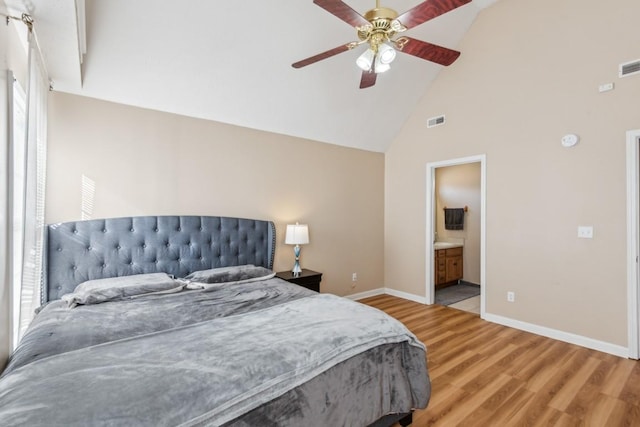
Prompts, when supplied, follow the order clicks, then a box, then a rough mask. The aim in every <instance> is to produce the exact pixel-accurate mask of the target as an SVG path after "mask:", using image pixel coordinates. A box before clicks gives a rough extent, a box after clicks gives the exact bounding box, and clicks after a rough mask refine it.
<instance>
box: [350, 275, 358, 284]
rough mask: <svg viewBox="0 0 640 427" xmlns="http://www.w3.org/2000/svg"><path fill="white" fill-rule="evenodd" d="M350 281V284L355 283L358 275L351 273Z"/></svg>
mask: <svg viewBox="0 0 640 427" xmlns="http://www.w3.org/2000/svg"><path fill="white" fill-rule="evenodd" d="M351 281H352V282H357V281H358V273H353V274H352V275H351Z"/></svg>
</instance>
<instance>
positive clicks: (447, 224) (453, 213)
mask: <svg viewBox="0 0 640 427" xmlns="http://www.w3.org/2000/svg"><path fill="white" fill-rule="evenodd" d="M444 229H445V230H463V229H464V208H455V209H453V208H445V209H444Z"/></svg>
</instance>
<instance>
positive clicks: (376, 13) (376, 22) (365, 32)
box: [358, 7, 398, 40]
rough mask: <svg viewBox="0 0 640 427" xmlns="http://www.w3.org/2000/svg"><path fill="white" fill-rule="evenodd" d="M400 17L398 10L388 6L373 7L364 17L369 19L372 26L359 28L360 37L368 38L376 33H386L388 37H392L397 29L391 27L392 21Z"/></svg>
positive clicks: (362, 38) (361, 38)
mask: <svg viewBox="0 0 640 427" xmlns="http://www.w3.org/2000/svg"><path fill="white" fill-rule="evenodd" d="M397 17H398V12H396V11H395V10H393V9H389V8H388V7H378V8H375V9H371V10H370V11H368V12H367V13H365V14H364V18H365V19H366V20H367V21H369V23H370V24H371V26H369V25H367V26H363V27H359V28H358V37H359V38H360V40H368V39H369V38H370V37H371V36H372V35H373V34H375V33H384V34H386V37H387V38H388V37H391V36H392V35H393V34H395V31H393V30H392V29H391V23H392V22H393V20H394V19H396V18H397Z"/></svg>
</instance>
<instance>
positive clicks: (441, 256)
mask: <svg viewBox="0 0 640 427" xmlns="http://www.w3.org/2000/svg"><path fill="white" fill-rule="evenodd" d="M462 267H463V263H462V247H459V248H450V249H438V250H436V251H435V262H434V270H435V272H434V275H435V277H434V280H435V285H436V287H438V286H443V285H451V284H455V283H458V281H459V280H461V279H462V271H463V270H462Z"/></svg>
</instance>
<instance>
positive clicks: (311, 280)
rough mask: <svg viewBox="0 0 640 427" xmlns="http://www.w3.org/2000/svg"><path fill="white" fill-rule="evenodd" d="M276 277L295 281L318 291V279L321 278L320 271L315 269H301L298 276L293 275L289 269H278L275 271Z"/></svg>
mask: <svg viewBox="0 0 640 427" xmlns="http://www.w3.org/2000/svg"><path fill="white" fill-rule="evenodd" d="M276 277H279V278H281V279H282V280H286V281H287V282H291V283H295V284H296V285H300V286H302V287H305V288H307V289H311V290H312V291H316V292H320V281H321V280H322V273H318V272H317V271H313V270H307V269H306V268H303V269H302V272H301V273H300V275H299V276H298V277H293V273H292V272H290V271H280V272H278V273H276Z"/></svg>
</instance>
